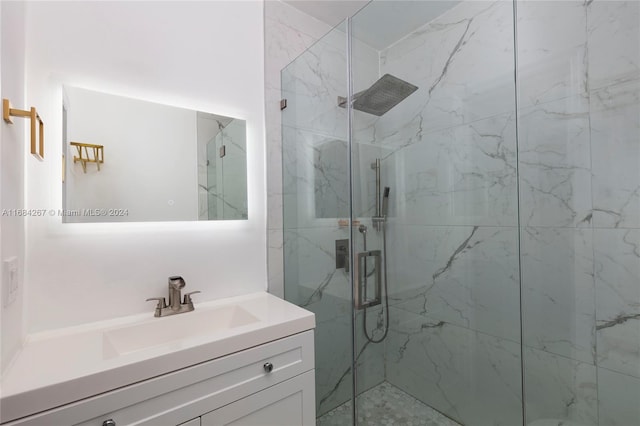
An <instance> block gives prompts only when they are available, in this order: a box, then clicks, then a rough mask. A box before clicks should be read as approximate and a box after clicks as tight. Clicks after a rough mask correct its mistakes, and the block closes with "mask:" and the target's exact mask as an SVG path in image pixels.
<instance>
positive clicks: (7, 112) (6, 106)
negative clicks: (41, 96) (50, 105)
mask: <svg viewBox="0 0 640 426" xmlns="http://www.w3.org/2000/svg"><path fill="white" fill-rule="evenodd" d="M11 117H23V118H27V117H29V118H30V119H31V154H33V155H34V156H35V157H36V158H37V159H38V160H44V123H43V122H42V118H40V115H38V112H37V111H36V109H35V107H31V109H30V110H29V111H25V110H22V109H15V108H11V102H9V99H3V100H2V118H3V119H4V121H6V122H7V123H9V124H13V120H12V119H11ZM36 126H37V127H39V129H37V130H38V138H37V139H38V140H37V141H36ZM36 145H37V147H36Z"/></svg>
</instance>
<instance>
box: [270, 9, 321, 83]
mask: <svg viewBox="0 0 640 426" xmlns="http://www.w3.org/2000/svg"><path fill="white" fill-rule="evenodd" d="M264 26H265V29H264V32H265V83H266V87H267V88H268V89H275V90H277V91H280V70H281V69H282V68H284V67H285V66H287V65H288V64H289V63H290V62H291V61H293V60H294V59H295V58H296V57H297V56H298V55H300V54H301V53H302V52H304V51H305V50H306V49H308V48H309V47H311V46H312V45H313V44H315V43H316V42H317V41H318V39H320V38H321V37H322V36H323V35H324V34H326V33H327V32H329V31H330V30H331V27H330V26H329V25H328V24H326V23H324V22H322V21H320V20H318V19H315V18H313V17H311V16H309V15H307V14H305V13H303V12H301V11H300V10H298V9H296V8H295V7H293V6H291V5H288V4H286V3H284V2H281V1H275V0H266V1H265V2H264Z"/></svg>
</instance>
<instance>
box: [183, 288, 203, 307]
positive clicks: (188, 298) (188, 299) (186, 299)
mask: <svg viewBox="0 0 640 426" xmlns="http://www.w3.org/2000/svg"><path fill="white" fill-rule="evenodd" d="M196 293H202V292H201V291H200V290H196V291H192V292H189V293H185V294H184V301H183V302H182V304H183V305H186V304H188V303H193V301H192V300H191V295H192V294H196Z"/></svg>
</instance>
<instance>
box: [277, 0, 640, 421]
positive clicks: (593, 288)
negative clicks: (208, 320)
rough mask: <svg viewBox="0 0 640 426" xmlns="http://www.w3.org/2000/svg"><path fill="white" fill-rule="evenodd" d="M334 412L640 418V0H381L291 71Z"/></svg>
mask: <svg viewBox="0 0 640 426" xmlns="http://www.w3.org/2000/svg"><path fill="white" fill-rule="evenodd" d="M281 79H282V97H283V98H284V99H286V100H287V106H286V108H285V109H284V110H283V111H282V138H283V141H282V142H283V198H284V206H283V207H284V209H283V210H284V271H285V298H286V299H287V300H289V301H291V302H293V303H296V304H298V305H300V306H303V307H305V308H307V309H309V310H311V311H313V312H314V313H315V314H316V323H317V327H316V398H317V404H316V405H317V415H318V424H319V425H346V424H359V425H378V424H380V425H387V424H397V425H408V424H414V425H420V424H425V425H446V426H449V425H452V426H455V425H471V426H483V425H504V426H515V425H531V426H545V425H554V426H557V425H559V424H562V425H570V426H580V425H589V426H591V425H601V426H637V425H640V408H639V407H640V404H638V402H639V401H640V252H639V249H638V248H639V247H640V3H639V2H635V1H604V0H591V1H586V2H585V1H373V2H370V3H369V4H368V5H367V6H366V7H364V8H363V9H361V10H360V11H359V12H358V13H357V14H356V15H354V16H353V17H351V18H349V19H348V20H347V21H345V22H343V23H342V24H340V25H338V26H337V27H336V28H334V29H333V30H332V31H331V32H329V33H328V34H327V35H325V36H324V37H323V38H322V39H321V40H319V41H318V42H317V43H316V44H314V45H313V46H312V47H310V48H309V49H308V50H307V51H305V52H304V53H303V54H302V55H300V56H299V57H298V58H296V59H295V60H294V61H293V62H292V63H291V64H289V65H288V66H287V67H286V68H284V69H283V70H282V71H281Z"/></svg>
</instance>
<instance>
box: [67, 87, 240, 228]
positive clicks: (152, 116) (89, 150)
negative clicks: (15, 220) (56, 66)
mask: <svg viewBox="0 0 640 426" xmlns="http://www.w3.org/2000/svg"><path fill="white" fill-rule="evenodd" d="M63 98H64V101H63V141H64V143H63V152H62V157H63V164H64V173H63V175H64V176H63V206H64V213H63V222H66V223H78V222H147V221H185V220H186V221H193V220H238V219H247V165H246V122H245V121H244V120H240V119H237V118H232V117H226V116H221V115H216V114H211V113H207V112H202V111H194V110H189V109H184V108H177V107H174V106H169V105H162V104H157V103H152V102H147V101H143V100H139V99H131V98H126V97H122V96H115V95H111V94H107V93H101V92H95V91H91V90H86V89H81V88H77V87H71V86H65V87H64V96H63Z"/></svg>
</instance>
